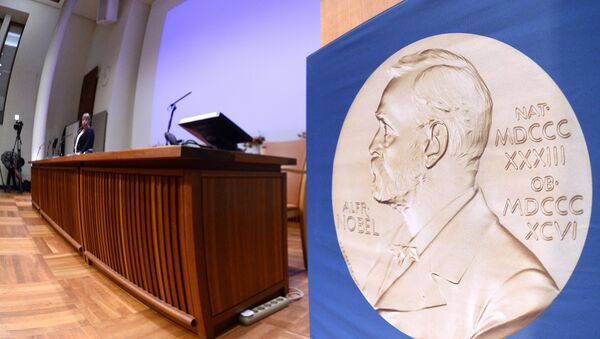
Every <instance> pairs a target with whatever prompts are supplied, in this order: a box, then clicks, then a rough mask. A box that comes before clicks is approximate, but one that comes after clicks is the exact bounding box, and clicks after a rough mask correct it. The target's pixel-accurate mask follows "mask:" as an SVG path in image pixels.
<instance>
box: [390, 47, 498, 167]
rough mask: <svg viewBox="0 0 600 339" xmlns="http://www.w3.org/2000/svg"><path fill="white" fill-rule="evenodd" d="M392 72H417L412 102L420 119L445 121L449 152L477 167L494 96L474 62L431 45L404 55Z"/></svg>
mask: <svg viewBox="0 0 600 339" xmlns="http://www.w3.org/2000/svg"><path fill="white" fill-rule="evenodd" d="M417 72H418V73H417ZM389 73H390V76H391V77H392V79H396V78H402V77H404V76H405V75H407V74H415V73H416V75H415V80H414V83H413V86H412V87H413V90H414V97H413V102H414V103H415V106H416V107H417V109H418V111H419V112H420V113H421V114H422V116H421V117H419V118H418V120H419V121H418V123H419V124H420V125H422V126H427V125H429V124H431V123H433V122H435V121H439V122H443V123H444V124H445V125H446V126H447V128H448V134H449V135H448V139H449V140H448V149H447V152H448V154H449V155H452V156H455V157H457V158H464V159H465V160H466V161H467V169H469V170H477V168H478V167H479V158H480V157H481V154H483V151H484V149H485V146H486V144H487V140H488V135H489V130H490V124H491V113H492V98H491V95H490V92H489V90H488V88H487V86H486V85H485V83H484V82H483V79H482V78H481V76H480V75H479V73H478V72H477V70H476V69H475V67H474V66H473V64H471V63H470V62H469V61H468V60H467V59H465V58H463V57H462V56H459V55H456V54H454V53H451V52H449V51H447V50H443V49H428V50H424V51H422V52H419V53H415V54H411V55H408V56H405V57H403V58H402V59H400V60H399V61H398V63H397V64H395V65H393V66H392V68H391V69H390V71H389Z"/></svg>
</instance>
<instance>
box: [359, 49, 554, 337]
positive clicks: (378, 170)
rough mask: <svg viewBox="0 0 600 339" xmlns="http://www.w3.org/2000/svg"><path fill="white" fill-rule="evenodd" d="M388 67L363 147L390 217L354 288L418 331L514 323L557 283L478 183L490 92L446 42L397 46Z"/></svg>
mask: <svg viewBox="0 0 600 339" xmlns="http://www.w3.org/2000/svg"><path fill="white" fill-rule="evenodd" d="M389 74H390V75H391V80H390V81H389V83H388V84H387V87H386V88H385V90H384V91H383V94H382V97H381V101H380V102H379V106H378V108H377V111H376V113H375V118H376V119H377V120H378V124H379V127H378V129H377V132H376V133H375V135H374V136H373V140H372V142H371V144H370V146H369V152H370V154H371V171H372V174H373V182H372V192H373V198H374V199H375V200H376V201H377V202H378V203H380V204H384V205H387V206H389V207H390V208H393V209H394V210H396V211H397V212H398V215H399V220H398V227H397V229H396V230H395V234H393V236H391V237H389V238H387V239H386V240H385V241H386V245H384V246H383V250H381V251H380V253H378V256H376V257H377V260H376V261H375V262H374V265H373V266H372V267H371V269H370V270H369V273H368V275H367V278H366V279H365V281H364V283H363V284H362V286H361V289H362V292H363V294H364V295H365V296H366V298H367V299H368V300H369V302H370V303H371V305H373V307H374V308H375V309H376V310H377V311H378V312H379V314H381V316H383V317H384V318H385V319H386V320H387V321H388V322H390V323H391V324H392V325H394V326H395V327H397V328H398V329H400V330H402V331H404V332H405V333H406V334H408V335H410V336H413V337H416V338H500V337H504V336H507V335H509V334H511V333H514V332H516V331H517V330H519V329H521V328H522V327H524V326H525V325H527V324H528V323H529V322H531V321H532V320H533V319H534V318H535V317H536V316H538V315H539V314H540V313H541V312H542V311H543V310H544V309H545V308H546V307H547V306H548V305H550V303H551V302H552V300H553V299H554V298H555V297H556V295H557V294H558V292H559V289H558V287H557V285H556V283H555V282H554V280H553V278H552V277H551V276H550V275H549V274H548V272H547V271H546V269H545V268H544V266H543V265H542V263H541V262H540V261H539V260H538V258H537V257H536V256H535V254H533V253H532V252H531V251H530V250H529V249H528V248H527V247H525V246H524V245H523V244H522V243H521V242H520V241H519V240H518V239H517V238H515V237H514V236H513V235H512V234H511V233H510V232H509V231H508V230H507V229H506V228H505V227H504V226H503V225H501V224H500V222H499V220H498V217H497V216H496V215H495V214H494V213H493V212H492V211H491V210H490V208H489V207H488V205H487V203H486V201H485V199H484V196H483V194H482V192H481V191H480V190H479V189H478V186H477V183H476V175H477V171H478V167H479V159H480V157H481V155H482V153H483V152H484V149H485V146H486V143H487V140H488V134H489V130H490V124H491V115H492V106H493V105H492V99H491V95H490V92H489V90H488V88H487V86H486V84H485V83H484V81H483V79H482V78H481V76H480V75H479V73H478V72H477V70H476V69H475V67H474V66H473V65H472V64H471V63H470V62H469V61H468V60H467V59H465V58H464V57H462V56H459V55H456V54H454V53H451V52H449V51H447V50H441V49H430V50H424V51H421V52H419V53H415V54H412V55H408V56H405V57H403V58H402V59H401V60H399V61H398V62H397V63H395V64H394V65H392V67H391V69H390V70H389Z"/></svg>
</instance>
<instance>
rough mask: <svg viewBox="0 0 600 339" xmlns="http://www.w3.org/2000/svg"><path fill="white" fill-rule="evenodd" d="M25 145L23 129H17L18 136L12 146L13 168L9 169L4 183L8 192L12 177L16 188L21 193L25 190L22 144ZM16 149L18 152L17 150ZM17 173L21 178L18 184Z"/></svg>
mask: <svg viewBox="0 0 600 339" xmlns="http://www.w3.org/2000/svg"><path fill="white" fill-rule="evenodd" d="M22 145H23V142H22V141H21V130H20V129H17V137H16V138H15V143H14V145H13V148H12V152H11V156H12V159H11V160H12V166H11V167H12V168H9V169H8V174H7V176H6V184H5V185H4V191H5V192H7V191H8V188H9V187H10V183H11V179H12V184H13V185H14V187H15V188H16V189H18V190H19V193H22V192H23V175H22V172H21V168H22V167H23V165H24V163H23V160H21V146H22ZM15 151H16V152H15ZM17 173H18V178H19V182H18V184H17ZM2 182H3V183H4V179H2Z"/></svg>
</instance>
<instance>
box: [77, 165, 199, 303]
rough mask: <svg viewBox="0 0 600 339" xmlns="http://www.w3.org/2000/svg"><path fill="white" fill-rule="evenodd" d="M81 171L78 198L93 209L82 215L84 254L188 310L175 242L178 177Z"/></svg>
mask: <svg viewBox="0 0 600 339" xmlns="http://www.w3.org/2000/svg"><path fill="white" fill-rule="evenodd" d="M83 172H84V175H83V176H82V186H83V187H86V191H85V192H84V195H85V197H82V201H83V203H84V204H87V205H88V206H94V208H95V209H96V211H95V213H88V212H87V211H86V212H85V213H84V215H82V219H83V220H84V222H85V223H86V227H87V229H90V230H91V231H90V232H89V234H87V235H86V242H87V243H88V244H89V246H88V250H89V251H90V253H92V254H94V255H95V256H96V257H98V259H100V260H102V262H104V263H106V264H107V265H108V266H110V267H111V268H113V269H114V270H115V271H116V272H117V273H119V274H121V275H122V276H124V277H126V278H127V279H128V280H129V281H131V282H132V283H134V284H135V285H137V286H139V287H141V288H143V289H144V290H146V291H148V292H149V293H151V294H153V295H154V296H156V297H157V298H159V299H161V300H163V301H165V302H166V303H168V304H170V305H172V306H173V307H175V308H178V309H180V310H182V311H184V312H190V308H189V307H188V305H186V299H188V294H187V292H186V288H185V287H184V285H185V284H186V280H185V279H184V277H183V271H184V270H183V269H182V264H183V263H182V256H183V254H182V253H180V251H181V250H182V249H183V248H184V246H182V245H181V244H180V243H179V242H180V241H182V239H180V237H179V234H180V231H179V230H180V228H181V225H180V222H181V220H179V218H178V207H179V206H180V205H181V203H180V202H179V201H178V200H179V199H180V194H179V191H180V185H181V184H182V179H181V178H180V177H169V176H161V175H137V174H116V173H104V172H102V171H98V172H94V171H93V170H90V169H85V170H83ZM146 206H149V207H150V208H148V207H146ZM169 253H171V254H169ZM187 290H189V288H188V289H187Z"/></svg>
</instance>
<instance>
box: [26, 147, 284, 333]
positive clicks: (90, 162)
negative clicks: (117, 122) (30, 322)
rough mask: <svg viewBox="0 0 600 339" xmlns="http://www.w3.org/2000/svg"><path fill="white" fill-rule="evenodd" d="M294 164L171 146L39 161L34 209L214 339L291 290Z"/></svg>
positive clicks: (133, 286) (120, 278)
mask: <svg viewBox="0 0 600 339" xmlns="http://www.w3.org/2000/svg"><path fill="white" fill-rule="evenodd" d="M294 162H295V161H294V160H293V159H286V158H279V157H268V156H260V155H252V154H244V153H238V152H228V151H216V150H206V149H198V148H187V147H181V146H164V147H155V148H144V149H137V150H129V151H119V152H107V153H96V154H85V155H77V156H69V157H62V158H54V159H47V160H41V161H34V162H32V171H31V173H32V192H31V194H32V200H33V204H34V206H35V207H36V208H38V209H39V210H40V212H41V214H42V216H44V218H46V219H47V220H48V221H49V222H50V224H51V225H52V226H53V227H54V228H56V229H57V231H58V232H59V233H60V234H61V235H63V236H64V237H65V238H66V239H67V240H68V241H69V242H70V243H71V244H72V245H73V246H74V247H75V248H77V249H78V250H80V251H82V253H83V256H84V257H85V258H86V260H88V262H89V263H90V264H93V265H94V266H96V267H97V268H98V269H99V270H100V271H102V272H103V273H105V274H107V275H108V276H109V277H111V278H112V279H113V280H115V281H116V282H117V283H118V284H120V285H121V286H122V287H123V288H125V289H126V290H127V291H129V292H130V293H132V294H133V295H134V296H136V297H137V298H139V299H141V300H142V301H143V302H145V303H146V304H148V305H149V306H151V307H153V308H154V309H156V310H157V311H159V312H161V313H163V314H165V315H166V316H168V317H169V318H171V319H173V320H174V321H176V322H178V323H180V324H182V325H183V326H185V327H187V328H188V329H190V330H192V331H194V332H196V333H198V334H199V335H200V336H201V337H207V338H212V337H214V336H215V335H216V334H218V333H220V332H222V331H223V330H225V329H226V328H228V327H230V326H231V325H233V324H235V323H236V322H237V315H238V313H239V312H241V311H242V310H244V309H246V308H250V307H252V306H254V305H256V304H258V303H261V302H263V301H266V300H268V299H270V298H273V297H275V296H278V295H283V294H285V293H286V292H287V288H288V275H287V234H286V221H285V209H286V203H285V200H286V193H285V186H286V185H285V174H283V173H281V171H280V166H281V165H284V164H285V165H289V164H293V163H294Z"/></svg>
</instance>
